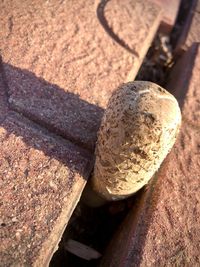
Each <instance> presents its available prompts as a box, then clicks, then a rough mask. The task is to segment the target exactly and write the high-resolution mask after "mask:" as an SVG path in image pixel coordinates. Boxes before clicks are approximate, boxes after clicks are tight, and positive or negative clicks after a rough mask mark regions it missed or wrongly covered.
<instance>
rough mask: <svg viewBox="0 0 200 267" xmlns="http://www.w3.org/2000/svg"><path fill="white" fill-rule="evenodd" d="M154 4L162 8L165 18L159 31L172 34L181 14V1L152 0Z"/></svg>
mask: <svg viewBox="0 0 200 267" xmlns="http://www.w3.org/2000/svg"><path fill="white" fill-rule="evenodd" d="M151 1H152V2H153V3H156V4H158V5H159V6H161V7H162V10H163V16H162V20H161V25H160V28H159V30H160V31H161V32H162V33H165V34H170V32H171V31H172V29H173V27H174V25H175V22H176V18H177V15H178V12H179V7H180V3H181V0H173V1H171V0H151Z"/></svg>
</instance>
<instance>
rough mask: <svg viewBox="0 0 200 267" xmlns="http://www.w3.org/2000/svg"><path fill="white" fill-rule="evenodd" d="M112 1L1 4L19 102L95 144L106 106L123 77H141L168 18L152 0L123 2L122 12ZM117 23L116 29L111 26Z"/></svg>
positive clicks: (10, 75) (13, 91) (4, 43)
mask: <svg viewBox="0 0 200 267" xmlns="http://www.w3.org/2000/svg"><path fill="white" fill-rule="evenodd" d="M107 2H108V1H102V2H101V4H99V1H95V0H93V1H86V2H85V1H82V0H78V1H72V0H70V1H62V2H60V1H58V2H56V1H52V2H51V1H42V0H39V1H23V2H19V1H18V0H9V1H6V2H5V1H4V2H3V1H1V3H0V5H1V7H0V16H1V18H2V19H1V24H0V27H1V36H0V39H1V44H0V46H1V47H0V48H1V50H2V55H3V59H4V62H5V64H4V69H5V73H6V77H7V82H8V86H9V95H10V99H9V101H10V103H11V106H12V107H13V108H14V109H16V110H18V111H20V112H23V113H24V114H26V116H29V117H31V118H32V119H34V120H36V121H37V122H40V123H42V124H44V125H45V126H47V125H48V127H51V128H52V129H54V130H55V131H56V132H57V133H59V134H61V135H62V136H64V137H66V138H68V139H70V140H73V141H74V142H77V143H79V144H82V145H84V146H86V147H89V148H90V149H93V148H94V143H95V140H96V132H97V130H98V127H99V123H100V120H101V116H102V113H103V110H102V108H104V107H105V106H106V104H107V100H108V98H109V97H110V95H111V92H112V91H113V90H114V89H115V88H116V87H117V86H118V85H119V84H120V83H121V82H124V81H125V80H132V79H134V77H135V75H136V73H137V71H138V68H139V66H140V64H141V61H142V58H143V57H144V55H145V53H146V51H147V50H148V48H149V45H150V43H151V41H152V39H153V37H154V34H155V33H156V30H157V27H158V26H159V22H160V17H161V14H160V8H159V7H158V6H157V5H154V4H152V3H149V2H148V1H139V0H138V1H137V0H135V1H130V0H125V1H119V2H120V8H119V9H116V4H117V2H116V1H115V0H111V1H109V2H108V3H107ZM112 2H113V8H114V11H115V14H113V10H112V9H111V8H109V5H112ZM131 2H133V3H135V4H132V3H131ZM107 5H108V6H107ZM105 10H106V12H105ZM127 10H128V11H127ZM141 13H142V14H141ZM105 15H106V16H105ZM115 21H118V22H119V23H120V28H117V29H116V31H115V29H114V32H113V30H112V29H110V28H109V27H107V26H106V25H112V24H113V23H114V22H115ZM127 22H128V26H127ZM108 28H109V29H108ZM121 29H125V30H123V32H122V36H121V35H120V34H121ZM118 30H119V31H120V32H118ZM123 38H126V39H123ZM133 38H134V41H133ZM119 39H120V40H121V41H122V42H118V41H119ZM124 44H126V45H127V46H128V47H131V48H132V50H131V51H130V50H129V49H126V48H127V46H126V45H125V47H124ZM133 50H134V52H133ZM88 102H89V103H88Z"/></svg>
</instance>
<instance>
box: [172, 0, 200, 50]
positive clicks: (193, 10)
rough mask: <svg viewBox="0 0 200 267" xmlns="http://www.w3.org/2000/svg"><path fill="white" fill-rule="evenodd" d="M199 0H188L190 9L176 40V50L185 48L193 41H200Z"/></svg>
mask: <svg viewBox="0 0 200 267" xmlns="http://www.w3.org/2000/svg"><path fill="white" fill-rule="evenodd" d="M199 12H200V0H191V1H190V11H189V14H188V15H187V19H186V21H185V24H184V26H183V29H182V33H181V36H180V38H179V40H178V42H177V47H176V51H177V52H178V53H180V51H182V50H185V51H186V50H187V49H188V48H189V47H190V46H191V45H192V44H193V43H195V42H200V16H199Z"/></svg>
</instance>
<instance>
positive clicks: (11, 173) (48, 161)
mask: <svg viewBox="0 0 200 267" xmlns="http://www.w3.org/2000/svg"><path fill="white" fill-rule="evenodd" d="M90 162H91V161H90V160H89V156H88V153H85V152H84V151H82V150H81V149H79V148H77V147H76V146H74V145H73V144H71V143H70V142H68V141H63V140H60V139H59V138H54V137H53V135H47V134H46V133H45V132H44V130H41V129H40V128H39V127H37V126H34V125H32V123H30V122H28V121H27V120H25V119H22V118H21V117H20V115H17V114H9V115H8V116H7V117H6V118H5V120H4V121H3V122H1V123H0V177H1V179H0V180H1V190H0V202H1V223H0V224H1V225H0V237H1V242H0V258H1V262H0V266H38V267H39V266H46V265H47V264H48V261H49V260H50V258H51V255H52V253H53V252H54V250H55V249H56V247H57V244H58V242H59V239H60V238H61V235H62V233H63V231H64V228H65V226H66V224H67V222H68V220H69V218H70V216H71V213H72V211H73V209H74V208H75V206H76V204H77V202H78V200H79V197H80V195H81V191H82V189H83V187H84V185H85V183H86V180H87V178H88V175H89V173H90Z"/></svg>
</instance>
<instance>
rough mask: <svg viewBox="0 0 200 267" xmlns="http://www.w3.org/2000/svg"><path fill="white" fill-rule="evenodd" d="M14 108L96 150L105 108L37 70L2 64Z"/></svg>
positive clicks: (51, 129)
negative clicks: (48, 80) (52, 82)
mask: <svg viewBox="0 0 200 267" xmlns="http://www.w3.org/2000/svg"><path fill="white" fill-rule="evenodd" d="M2 70H3V76H4V77H3V79H4V83H5V87H6V90H7V92H6V94H7V97H8V101H9V106H10V108H11V109H12V110H14V111H17V112H19V113H20V114H22V115H23V116H25V117H27V118H29V119H30V120H32V121H34V122H36V123H37V124H39V125H41V126H44V127H45V128H47V129H48V130H50V131H52V132H54V133H56V134H57V135H60V136H62V137H64V138H66V139H67V140H70V141H71V142H73V143H74V144H77V145H79V146H82V147H84V148H87V149H89V150H90V151H94V147H95V142H96V138H97V131H98V129H99V126H100V122H101V118H102V115H103V111H104V110H103V109H102V108H100V107H98V106H96V105H94V104H90V103H88V102H87V101H85V100H83V99H81V98H80V97H79V96H78V95H76V94H73V93H71V92H68V91H66V90H64V89H62V88H60V87H59V86H57V85H55V84H50V83H48V82H46V81H45V80H44V79H42V78H40V77H37V76H36V75H35V74H34V73H32V72H30V71H28V70H25V69H20V68H17V67H14V66H12V65H10V64H7V63H2Z"/></svg>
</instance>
